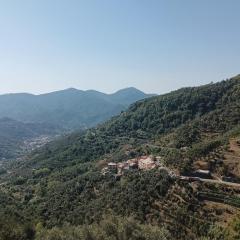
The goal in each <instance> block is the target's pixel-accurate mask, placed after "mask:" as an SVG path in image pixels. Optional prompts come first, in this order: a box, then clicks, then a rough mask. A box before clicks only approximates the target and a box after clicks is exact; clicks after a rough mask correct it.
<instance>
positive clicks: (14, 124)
mask: <svg viewBox="0 0 240 240" xmlns="http://www.w3.org/2000/svg"><path fill="white" fill-rule="evenodd" d="M58 132H60V129H59V128H58V127H55V126H52V125H50V124H44V123H42V124H41V123H23V122H20V121H16V120H13V119H10V118H1V119H0V160H1V159H9V158H15V157H18V156H19V155H20V154H21V153H22V149H21V147H23V145H24V141H26V140H30V139H34V138H36V137H39V136H42V135H47V136H51V135H56V134H57V133H58Z"/></svg>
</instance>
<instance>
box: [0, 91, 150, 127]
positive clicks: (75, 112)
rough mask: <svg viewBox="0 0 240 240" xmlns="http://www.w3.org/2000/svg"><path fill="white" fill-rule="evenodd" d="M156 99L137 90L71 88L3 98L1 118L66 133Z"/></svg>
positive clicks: (0, 106) (0, 104)
mask: <svg viewBox="0 0 240 240" xmlns="http://www.w3.org/2000/svg"><path fill="white" fill-rule="evenodd" d="M151 96H153V95H152V94H145V93H143V92H141V91H139V90H138V89H135V88H126V89H122V90H120V91H118V92H116V93H113V94H104V93H101V92H97V91H94V90H88V91H81V90H78V89H74V88H70V89H66V90H62V91H56V92H52V93H47V94H40V95H33V94H27V93H18V94H5V95H0V118H4V117H8V118H12V119H15V120H18V121H21V122H27V123H28V122H33V123H45V124H51V125H54V126H55V127H59V128H61V129H62V128H63V129H65V130H73V129H79V128H84V129H85V128H87V127H92V126H95V125H97V124H98V123H101V122H103V121H105V120H107V119H109V118H111V117H112V116H114V115H117V114H119V113H120V112H121V111H123V110H125V109H127V107H128V106H129V105H130V104H132V103H134V102H136V101H138V100H141V99H145V98H148V97H151Z"/></svg>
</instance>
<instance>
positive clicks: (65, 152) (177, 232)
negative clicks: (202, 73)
mask: <svg viewBox="0 0 240 240" xmlns="http://www.w3.org/2000/svg"><path fill="white" fill-rule="evenodd" d="M239 83H240V82H239V77H238V78H235V79H231V80H228V81H222V82H220V83H217V84H209V85H206V86H202V87H198V88H184V89H180V90H178V91H175V92H172V93H169V94H166V95H163V96H159V97H154V98H151V99H147V100H144V101H140V102H137V103H136V104H134V105H132V106H131V107H130V108H129V109H128V111H126V112H123V113H121V114H120V115H119V116H118V117H114V118H113V119H111V120H110V121H108V122H106V123H104V124H102V125H100V126H98V127H96V128H93V129H89V130H86V131H82V132H79V133H74V134H71V135H69V136H65V137H63V138H62V139H59V140H58V141H57V142H53V143H51V144H48V145H47V146H45V147H44V148H42V149H40V150H37V151H35V152H34V154H33V155H31V156H28V158H27V159H26V160H22V161H20V162H14V163H13V164H12V165H11V167H10V168H11V171H13V172H14V174H13V175H12V176H13V180H12V181H11V182H8V185H6V186H5V192H6V193H9V196H12V198H11V199H12V201H13V202H10V203H8V201H7V200H6V196H5V195H4V197H3V199H5V200H4V207H5V208H8V209H12V210H13V212H14V213H16V214H17V215H19V216H20V218H23V217H21V216H23V215H24V217H25V218H26V219H28V220H29V221H30V222H34V223H36V225H37V226H38V227H36V229H39V228H40V230H37V235H36V237H37V239H39V240H41V239H71V238H72V239H161V238H158V237H159V236H161V234H160V232H159V231H162V229H160V230H159V227H156V226H155V227H152V226H149V225H148V223H155V224H156V225H158V226H159V225H160V224H163V223H164V224H166V226H167V228H169V229H171V231H170V232H171V235H172V236H171V237H172V239H197V238H198V237H201V236H204V237H209V238H210V239H211V238H213V237H214V238H216V239H217V240H221V239H222V235H221V234H220V230H219V229H214V231H215V232H216V234H215V233H214V231H213V230H212V229H211V224H209V221H213V220H212V218H211V217H212V215H211V213H205V214H206V216H204V215H201V214H200V212H201V210H202V208H201V206H200V205H199V201H198V199H196V196H195V195H194V194H193V189H191V186H189V185H188V184H185V185H184V184H182V185H180V186H179V185H178V183H176V182H175V181H174V180H173V179H172V178H170V177H169V176H168V174H167V173H166V171H164V170H161V171H159V170H153V171H148V172H131V173H129V174H126V175H124V177H122V178H121V180H120V181H117V180H116V179H115V178H114V177H113V176H102V175H101V173H100V169H99V167H98V163H99V161H103V162H105V163H107V162H108V161H115V162H119V161H124V160H127V159H129V158H132V157H136V156H140V155H143V154H146V155H147V154H155V155H159V156H161V157H162V158H161V159H162V161H163V162H164V163H165V164H166V165H168V166H169V167H170V168H176V169H177V170H179V171H181V172H185V173H188V172H191V171H192V168H193V163H194V161H195V160H197V159H200V158H204V157H206V156H208V155H209V154H210V153H211V152H213V151H215V150H216V149H218V148H219V147H223V146H225V145H226V143H227V142H228V140H229V138H230V137H231V136H235V135H237V134H238V133H239V125H240V118H239V116H240V107H239V106H240V99H239V93H240V90H239V89H240V84H239ZM14 180H15V181H14ZM19 180H20V181H19ZM14 182H15V184H13V183H14ZM175 189H177V190H176V191H175V192H174V190H175ZM178 194H183V195H184V196H178ZM176 199H178V200H179V199H180V202H177V203H175V201H176ZM14 204H15V205H14ZM14 206H15V207H14ZM17 206H21V207H20V208H19V209H18V208H17ZM17 209H18V210H17ZM109 210H111V211H113V212H114V213H115V214H116V215H118V216H119V217H120V219H121V218H123V219H125V218H126V217H129V216H132V215H134V216H135V218H136V219H137V220H138V221H139V222H140V223H139V222H135V223H132V222H131V221H130V220H127V221H130V222H127V224H125V223H126V222H125V220H122V219H121V221H120V222H119V221H118V220H116V222H114V221H115V220H113V219H111V220H109V219H108V220H106V219H104V220H103V216H104V215H106V213H108V212H109ZM205 218H206V219H205ZM205 220H206V222H205ZM106 221H107V222H106ZM134 221H135V220H134ZM38 223H40V225H41V227H39V225H38ZM101 224H104V225H101ZM121 224H122V225H121ZM86 225H87V226H86ZM43 226H44V228H43ZM73 226H77V227H73ZM132 226H134V229H135V230H136V232H135V231H133V228H132ZM173 226H174V227H173ZM175 226H177V227H175ZM128 227H129V228H128ZM126 229H128V230H126ZM129 229H130V230H129ZM125 230H126V231H127V232H128V234H127V238H126V236H125V234H126V233H125ZM208 231H209V232H208ZM214 234H215V235H214ZM116 236H118V238H117V237H116ZM121 237H123V238H121ZM124 237H125V238H124ZM214 238H213V239H214ZM163 239H164V237H163ZM166 239H168V238H166ZM224 240H225V239H224Z"/></svg>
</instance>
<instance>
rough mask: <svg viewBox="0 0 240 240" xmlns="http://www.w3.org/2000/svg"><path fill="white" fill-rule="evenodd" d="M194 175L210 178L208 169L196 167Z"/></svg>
mask: <svg viewBox="0 0 240 240" xmlns="http://www.w3.org/2000/svg"><path fill="white" fill-rule="evenodd" d="M194 177H199V178H207V179H209V178H212V176H211V172H210V171H209V170H202V169H198V170H196V171H195V172H194Z"/></svg>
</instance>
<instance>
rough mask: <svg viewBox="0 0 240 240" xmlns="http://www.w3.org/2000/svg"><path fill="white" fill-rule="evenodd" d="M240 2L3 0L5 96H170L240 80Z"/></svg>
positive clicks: (0, 37) (1, 75)
mask: <svg viewBox="0 0 240 240" xmlns="http://www.w3.org/2000/svg"><path fill="white" fill-rule="evenodd" d="M239 12H240V1H239V0H84V1H83V0H21V1H20V0H15V1H14V0H0V93H6V92H32V93H41V92H49V91H53V90H58V89H64V88H69V87H75V88H79V89H84V90H85V89H96V90H100V91H104V92H113V91H115V90H117V89H120V88H124V87H128V86H134V87H137V88H139V89H142V90H144V91H146V92H155V93H163V92H167V91H170V90H173V89H177V88H179V87H182V86H189V85H200V84H205V83H208V82H211V81H214V82H215V81H219V80H222V79H225V78H228V77H230V76H233V75H236V74H238V73H240V16H239Z"/></svg>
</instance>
